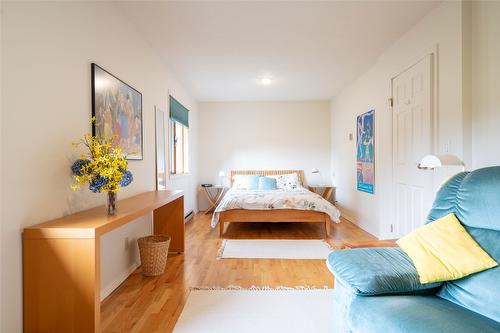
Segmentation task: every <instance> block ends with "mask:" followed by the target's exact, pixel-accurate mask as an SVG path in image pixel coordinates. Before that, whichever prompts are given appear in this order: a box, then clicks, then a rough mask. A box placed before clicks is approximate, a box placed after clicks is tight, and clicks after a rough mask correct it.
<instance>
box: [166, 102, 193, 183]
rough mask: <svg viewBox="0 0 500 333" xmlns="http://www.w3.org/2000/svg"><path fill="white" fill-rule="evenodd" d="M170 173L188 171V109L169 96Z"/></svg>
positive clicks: (184, 172)
mask: <svg viewBox="0 0 500 333" xmlns="http://www.w3.org/2000/svg"><path fill="white" fill-rule="evenodd" d="M169 128H170V140H169V141H170V173H171V174H176V175H178V174H186V173H189V134H188V132H189V110H188V109H187V108H186V107H184V106H183V105H182V104H181V103H179V102H178V101H177V100H176V99H175V98H173V97H172V96H170V126H169Z"/></svg>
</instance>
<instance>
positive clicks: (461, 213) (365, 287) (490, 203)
mask: <svg viewBox="0 0 500 333" xmlns="http://www.w3.org/2000/svg"><path fill="white" fill-rule="evenodd" d="M449 213H455V215H456V216H457V218H458V219H459V220H460V222H461V223H462V224H463V225H464V226H465V228H466V229H467V231H468V232H469V233H470V234H471V236H472V237H473V238H474V239H475V240H476V242H478V244H479V245H480V246H481V247H482V248H483V249H484V250H485V251H486V252H487V253H488V254H489V255H490V256H491V257H493V258H494V259H495V260H496V261H497V262H500V167H489V168H483V169H478V170H475V171H472V172H462V173H459V174H457V175H455V176H454V177H452V178H451V179H449V180H448V181H447V182H446V183H445V184H443V186H442V187H441V188H440V189H439V191H438V193H437V194H436V199H435V201H434V204H433V207H432V209H431V211H430V212H429V215H428V217H427V222H431V221H434V220H436V219H439V218H441V217H443V216H445V215H447V214H449ZM356 250H358V251H356ZM384 251H387V250H386V249H385V250H384V249H375V248H373V249H363V251H359V249H354V250H345V251H338V252H337V254H336V255H333V254H332V255H330V256H329V258H328V268H329V269H330V270H331V271H332V273H333V274H334V275H335V289H336V291H335V293H334V295H335V296H334V297H335V306H334V307H335V310H336V312H337V314H340V315H341V317H342V318H338V317H337V318H335V320H339V319H340V320H341V321H342V322H343V324H338V323H335V324H334V328H335V332H362V333H370V332H384V333H391V332H417V333H418V332H431V333H432V332H454V333H455V332H458V333H461V332H500V267H495V268H492V269H488V270H486V271H483V272H479V273H477V274H473V275H470V276H467V277H465V278H462V279H459V280H455V281H449V282H446V283H443V284H442V287H438V286H433V287H438V288H434V289H428V290H423V289H422V288H421V286H419V285H418V284H417V283H415V280H414V278H415V276H413V275H412V274H413V273H412V269H411V268H409V267H408V265H407V262H405V261H404V260H403V258H404V256H400V255H398V254H397V251H396V250H393V251H392V252H384ZM362 257H365V258H362ZM373 260H375V263H372V262H371V261H373ZM385 265H386V266H388V267H383V266H385ZM377 267H378V269H377ZM361 275H364V276H361ZM397 275H400V277H401V279H402V280H403V281H394V279H397ZM337 276H338V278H337ZM391 284H392V286H390V285H391ZM412 288H413V291H411V289H412ZM337 289H338V290H337ZM398 290H399V291H403V292H405V291H408V292H407V293H406V295H378V296H370V295H377V294H391V293H393V292H396V293H397V291H398ZM423 292H427V293H433V294H434V295H422V293H423ZM417 294H419V295H417Z"/></svg>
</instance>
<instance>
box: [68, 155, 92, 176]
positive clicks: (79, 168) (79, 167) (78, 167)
mask: <svg viewBox="0 0 500 333" xmlns="http://www.w3.org/2000/svg"><path fill="white" fill-rule="evenodd" d="M89 163H90V161H89V160H82V159H78V160H76V161H75V162H74V163H73V165H72V166H71V171H72V172H73V174H74V175H77V176H83V167H84V166H86V165H87V164H89Z"/></svg>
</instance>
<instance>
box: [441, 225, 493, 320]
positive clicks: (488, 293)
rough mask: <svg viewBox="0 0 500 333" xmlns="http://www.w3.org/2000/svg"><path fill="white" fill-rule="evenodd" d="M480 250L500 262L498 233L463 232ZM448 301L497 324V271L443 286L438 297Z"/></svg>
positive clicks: (489, 270) (472, 229) (472, 276)
mask: <svg viewBox="0 0 500 333" xmlns="http://www.w3.org/2000/svg"><path fill="white" fill-rule="evenodd" d="M467 231H468V232H469V233H470V234H471V236H472V237H474V239H475V240H476V241H477V242H478V243H479V244H481V246H482V248H483V249H484V250H485V251H486V252H487V253H488V254H489V255H490V256H491V257H493V259H495V260H496V261H497V262H499V261H500V231H495V230H488V229H481V228H467ZM438 296H441V297H443V298H445V299H447V300H449V301H452V302H454V303H457V304H459V305H462V306H464V307H466V308H467V309H469V310H472V311H475V312H477V313H480V314H482V315H484V316H486V317H489V318H491V319H493V320H496V321H498V322H500V305H499V304H500V267H499V266H497V267H495V268H491V269H488V270H486V271H484V272H481V273H477V274H473V275H470V276H468V277H465V278H463V279H460V280H455V281H451V282H447V283H445V284H444V286H443V288H442V289H441V290H440V292H439V293H438Z"/></svg>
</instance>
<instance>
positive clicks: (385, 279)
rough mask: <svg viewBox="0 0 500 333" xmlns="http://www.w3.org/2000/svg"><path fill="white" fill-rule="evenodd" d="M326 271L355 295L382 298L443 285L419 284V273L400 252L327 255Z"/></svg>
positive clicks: (357, 251) (382, 250)
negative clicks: (384, 295)
mask: <svg viewBox="0 0 500 333" xmlns="http://www.w3.org/2000/svg"><path fill="white" fill-rule="evenodd" d="M327 265H328V269H329V270H330V271H332V272H335V279H337V280H338V281H341V282H342V283H343V284H344V285H347V286H350V287H351V288H352V291H353V292H354V293H355V294H356V295H364V296H370V295H383V294H399V293H407V292H414V291H417V290H426V289H434V288H437V287H439V286H441V285H442V283H429V284H421V283H420V282H419V279H418V273H417V270H416V269H415V266H413V263H412V261H411V259H410V257H408V255H407V254H406V253H404V252H403V251H402V250H401V249H400V248H393V247H387V248H372V249H363V248H361V249H352V250H346V251H335V252H332V253H330V255H329V257H328V261H327Z"/></svg>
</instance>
